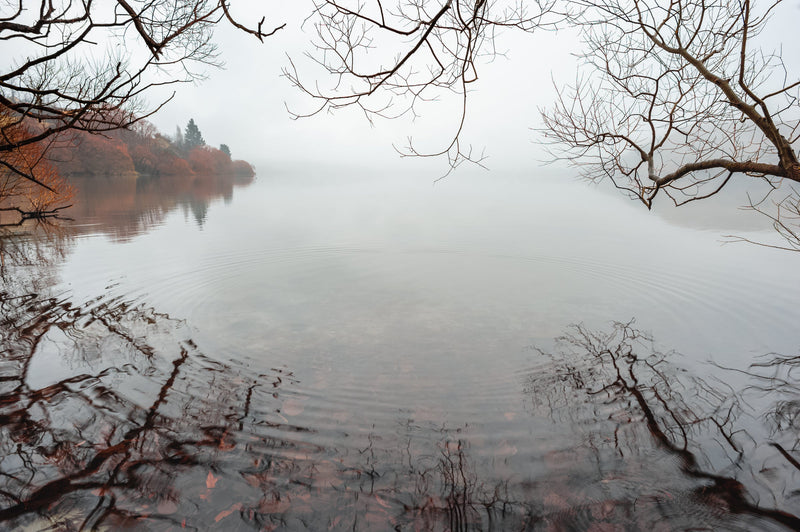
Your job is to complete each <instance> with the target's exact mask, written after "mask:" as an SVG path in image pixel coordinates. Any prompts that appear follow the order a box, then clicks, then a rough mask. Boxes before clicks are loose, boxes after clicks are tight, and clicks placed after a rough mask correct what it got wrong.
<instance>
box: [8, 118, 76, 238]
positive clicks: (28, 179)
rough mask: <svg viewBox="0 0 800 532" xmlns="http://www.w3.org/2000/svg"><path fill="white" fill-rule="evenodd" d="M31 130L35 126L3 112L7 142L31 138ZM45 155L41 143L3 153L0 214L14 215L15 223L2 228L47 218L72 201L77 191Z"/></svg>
mask: <svg viewBox="0 0 800 532" xmlns="http://www.w3.org/2000/svg"><path fill="white" fill-rule="evenodd" d="M32 129H34V127H33V126H31V125H28V124H27V123H25V122H24V121H22V120H20V119H19V118H18V117H15V116H13V115H12V114H11V113H10V112H8V110H7V109H5V108H0V135H2V137H3V141H4V142H6V143H14V142H15V141H18V140H19V139H24V138H29V137H30V136H31V135H32V133H33V132H32ZM46 151H47V150H46V146H44V145H43V144H42V143H34V144H26V145H23V146H20V147H18V148H17V149H14V150H10V151H4V152H0V213H3V212H6V213H9V212H12V213H14V221H9V220H6V219H5V218H3V219H2V220H0V225H3V224H5V223H16V221H18V220H19V217H20V216H21V217H22V218H23V219H25V218H42V217H45V216H47V215H49V214H52V213H54V212H56V211H57V210H58V209H60V208H63V207H66V206H67V205H68V204H69V202H70V201H71V199H72V197H73V195H74V190H73V189H72V187H71V186H70V184H69V183H68V182H67V181H66V180H65V179H64V178H62V177H61V176H60V175H59V173H58V171H57V169H56V168H55V167H54V166H53V164H51V162H50V161H48V160H47V158H46V157H45V152H46ZM20 172H22V174H25V175H21V174H20Z"/></svg>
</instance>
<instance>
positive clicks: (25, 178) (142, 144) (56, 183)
mask: <svg viewBox="0 0 800 532" xmlns="http://www.w3.org/2000/svg"><path fill="white" fill-rule="evenodd" d="M43 127H45V126H44V125H42V124H39V123H37V122H33V121H30V120H22V119H21V118H20V117H19V116H18V115H15V114H13V113H12V112H11V111H10V110H8V109H7V108H4V107H2V106H0V135H1V136H2V140H3V142H5V143H13V142H15V139H17V142H19V139H25V138H30V137H31V136H32V135H34V134H36V132H37V131H38V130H40V129H41V128H43ZM226 147H227V146H226ZM254 175H255V172H254V171H253V168H252V166H250V164H248V163H247V162H245V161H233V160H231V157H230V155H229V153H225V152H223V151H221V150H219V149H216V148H212V147H211V146H206V145H200V146H195V147H191V148H190V147H189V146H188V145H186V144H185V143H183V142H181V139H180V138H177V139H176V140H175V141H173V140H171V139H169V138H168V137H165V136H163V135H161V134H160V133H159V132H158V131H157V130H156V128H155V127H154V126H153V125H152V124H150V123H149V122H146V121H139V122H135V123H134V124H133V126H132V127H131V128H129V129H125V130H117V131H113V132H107V133H104V134H97V133H94V134H93V133H89V132H85V131H76V130H72V131H69V132H67V133H63V134H61V135H59V136H57V137H51V138H49V139H48V140H47V142H40V143H34V144H25V145H21V146H18V147H17V148H15V149H13V150H8V151H4V152H0V214H3V213H5V217H4V218H2V219H0V225H3V224H9V223H10V224H17V223H21V221H22V220H25V219H27V218H44V217H47V216H53V215H55V213H57V212H58V211H59V210H60V209H62V208H65V207H67V206H68V205H69V204H70V203H71V200H72V198H73V196H74V195H75V192H74V190H73V188H72V187H71V186H70V184H69V182H68V179H69V178H89V181H84V185H86V184H87V183H91V180H95V179H100V178H102V179H104V180H107V179H109V178H113V179H114V180H119V179H120V178H122V179H123V180H130V181H135V180H136V179H137V178H139V177H142V176H147V177H151V178H157V179H167V180H170V181H175V185H176V186H179V187H182V186H186V185H187V184H190V183H192V182H194V181H196V180H197V179H198V178H207V177H214V176H220V177H224V176H230V177H237V178H240V177H246V178H250V177H253V176H254ZM89 186H92V185H91V184H89Z"/></svg>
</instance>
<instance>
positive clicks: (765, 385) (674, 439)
mask: <svg viewBox="0 0 800 532" xmlns="http://www.w3.org/2000/svg"><path fill="white" fill-rule="evenodd" d="M540 352H541V353H542V354H544V355H546V356H547V357H550V358H552V359H553V360H554V363H555V364H556V368H557V369H556V370H555V371H553V372H552V373H550V374H548V375H544V376H542V375H532V376H531V377H530V379H529V382H528V386H527V392H528V393H529V394H530V397H531V405H532V408H533V410H534V411H535V412H539V413H544V414H546V415H549V416H550V417H551V418H552V419H553V420H554V422H556V423H571V424H573V425H574V424H576V423H580V421H581V420H585V419H587V418H593V419H598V420H600V419H604V418H606V419H608V423H609V425H610V426H611V427H612V428H613V431H612V434H613V436H610V437H609V436H607V437H606V439H605V440H603V439H602V437H601V438H600V439H599V440H598V439H597V438H596V436H597V435H592V436H593V438H592V439H591V440H593V441H591V440H590V441H589V442H588V444H587V446H588V447H590V448H592V449H593V451H594V452H595V455H596V456H598V457H599V456H602V452H603V449H602V448H611V449H613V452H614V453H615V454H617V455H618V456H619V457H624V458H625V460H627V461H629V462H635V461H639V460H641V461H647V460H648V459H652V458H653V457H652V456H648V451H647V449H648V448H649V447H650V446H649V445H648V444H647V440H650V441H653V442H654V443H655V444H656V446H657V448H658V450H659V451H660V452H661V453H665V454H666V456H667V457H669V456H671V457H673V458H674V460H673V462H674V464H675V465H676V466H677V468H678V469H679V471H680V472H681V473H682V474H683V475H685V476H687V477H688V478H690V479H694V480H696V481H699V485H698V486H696V487H695V488H693V489H692V491H691V492H690V496H691V498H692V500H693V502H698V501H699V502H701V503H702V504H704V505H706V506H708V507H709V510H710V511H711V512H713V513H716V514H718V515H725V514H729V515H739V516H750V517H757V518H765V519H768V520H769V521H772V522H774V523H777V524H780V525H783V526H786V527H788V528H790V529H798V528H800V518H798V516H797V514H796V513H795V512H794V511H792V510H793V509H796V496H797V493H796V492H795V491H794V487H793V486H796V480H797V467H796V459H795V458H793V457H792V456H791V453H790V452H789V451H787V450H786V449H787V448H788V449H791V450H792V452H796V450H797V448H798V444H800V438H799V436H800V432H798V430H797V429H798V426H797V425H795V424H794V421H793V420H794V417H793V416H794V414H795V413H796V412H797V410H795V409H794V408H795V407H796V406H797V404H798V403H797V402H796V399H788V400H787V399H785V398H782V397H786V396H787V395H789V396H792V395H794V397H795V398H796V393H797V391H798V381H797V380H796V379H794V378H793V377H792V376H791V375H788V374H789V373H792V371H793V370H794V368H792V367H791V366H792V365H796V364H797V363H798V361H799V360H800V358H799V357H777V356H773V357H772V358H770V359H769V360H768V361H766V362H763V363H756V364H753V365H752V366H751V367H750V369H749V370H748V371H745V372H742V373H744V374H745V375H746V377H747V378H749V379H750V380H751V381H753V380H755V382H756V384H753V385H749V386H747V387H745V388H744V389H743V390H735V389H734V388H732V387H731V386H730V385H728V384H726V382H725V378H726V375H724V374H720V375H719V376H717V377H706V378H704V377H700V376H698V375H692V374H691V373H689V372H686V371H681V370H680V369H679V368H678V367H677V366H675V365H674V364H673V363H672V362H671V361H672V360H673V359H676V358H678V357H677V354H675V353H663V352H660V351H659V350H657V349H656V348H655V345H654V341H653V339H652V338H651V337H650V336H648V335H647V334H645V333H643V332H642V331H639V330H637V329H635V328H634V327H633V322H629V323H615V324H614V326H613V327H612V329H611V330H610V331H609V332H605V331H592V330H590V329H588V328H586V327H584V326H582V325H578V326H574V327H573V328H572V329H571V330H570V331H568V332H567V333H566V334H564V335H563V336H561V337H560V338H558V339H557V348H556V349H555V351H554V352H553V353H545V352H542V351H540ZM787 364H788V365H789V367H787ZM766 368H770V369H772V370H773V373H772V374H769V375H767V374H764V373H763V372H759V370H763V369H766ZM782 372H783V373H784V375H786V378H780V377H779V376H778V375H779V374H780V373H782ZM755 393H760V394H762V399H766V401H762V402H761V403H758V402H756V401H754V400H753V395H754V394H755ZM776 399H777V401H776ZM577 405H582V406H579V407H577V408H576V406H577ZM764 412H766V413H764ZM754 414H755V416H754ZM764 418H766V419H769V420H771V424H772V431H771V434H765V433H763V431H762V428H763V425H761V424H759V422H758V420H759V419H764ZM790 419H791V420H792V421H789V422H787V420H790ZM642 426H643V427H645V428H646V429H647V430H646V432H643V431H641V430H639V428H640V427H642ZM600 436H602V434H601V435H600ZM778 436H780V439H781V440H782V441H784V442H785V444H786V445H787V447H786V448H784V447H783V446H782V444H781V443H779V442H777V441H776V440H777V437H778ZM768 448H771V450H772V452H771V453H769V452H768V451H767V449H768ZM776 450H777V451H778V452H775V451H776ZM765 453H766V454H771V455H772V456H771V458H769V461H770V462H772V463H773V466H772V468H771V469H770V470H769V471H767V470H766V468H763V464H764V463H765V460H766V458H765ZM781 455H782V458H781ZM779 458H780V460H779ZM601 460H603V459H601V458H598V462H599V461H601ZM604 460H606V462H607V463H606V464H605V467H608V463H610V462H611V460H610V459H609V458H608V457H605V458H604ZM782 460H784V463H783V465H780V464H778V463H777V462H779V461H782ZM602 465H603V464H600V463H598V466H599V467H600V466H602ZM765 473H767V475H765ZM765 478H769V480H770V482H769V486H766V485H765ZM661 480H663V477H662V478H661ZM779 485H780V486H781V487H780V489H775V488H776V487H777V486H779ZM759 523H761V522H760V521H759ZM687 525H690V523H687ZM751 526H752V525H751ZM760 526H764V525H763V524H761V525H760ZM745 528H747V527H745Z"/></svg>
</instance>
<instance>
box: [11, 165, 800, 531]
mask: <svg viewBox="0 0 800 532" xmlns="http://www.w3.org/2000/svg"><path fill="white" fill-rule="evenodd" d="M262 173H263V175H262V176H260V177H259V178H258V179H257V180H256V182H255V183H253V184H243V183H240V184H235V183H232V182H231V181H229V180H223V179H205V180H199V181H197V182H194V183H191V182H188V181H187V182H185V183H163V182H154V181H146V180H141V181H140V182H138V183H136V182H127V183H112V182H104V183H102V184H98V183H94V184H93V186H92V187H91V190H92V193H91V194H90V193H89V192H88V190H89V189H88V187H86V186H84V187H83V188H82V190H83V192H82V195H81V198H80V199H81V200H82V201H81V202H80V203H79V205H78V206H77V208H76V209H75V210H74V212H73V213H72V216H73V217H74V218H75V222H74V223H72V224H69V225H68V226H67V227H63V228H61V229H59V230H58V231H52V230H51V231H48V232H43V231H33V230H31V231H28V230H26V231H24V232H22V233H17V234H14V235H10V236H6V237H5V238H4V246H5V248H4V252H5V253H6V255H7V256H8V257H9V259H8V260H7V261H6V265H5V266H4V271H3V288H2V295H1V296H0V302H1V303H2V311H3V313H2V315H3V321H2V324H0V329H2V331H1V332H2V337H0V338H2V346H3V347H2V348H3V354H2V356H3V359H2V363H3V365H2V367H1V368H0V393H2V394H3V395H2V396H0V422H2V429H0V430H2V431H3V433H4V434H3V438H2V440H0V441H2V443H1V444H0V445H2V447H3V449H2V456H3V458H2V461H0V473H2V477H0V519H2V520H3V522H4V523H5V524H7V525H8V526H11V527H15V526H27V527H30V528H32V529H34V530H37V529H44V528H48V527H50V529H56V530H61V529H64V530H69V529H92V528H98V529H115V528H117V527H120V526H123V525H124V526H134V527H137V528H141V529H147V530H166V529H171V528H175V527H181V526H185V527H187V528H195V529H207V528H211V527H214V526H218V527H222V528H224V529H226V530H238V529H241V530H251V529H255V530H262V529H267V530H271V529H289V530H295V529H309V530H323V529H350V530H353V529H356V530H391V529H402V530H412V529H422V530H428V529H436V530H441V529H449V530H477V529H503V530H505V529H542V530H586V529H594V530H616V529H632V530H635V529H645V528H653V529H659V527H662V528H663V529H670V530H671V529H683V528H698V529H733V530H748V529H753V528H758V529H775V530H781V529H784V528H793V527H795V528H796V527H797V526H798V523H800V522H799V521H798V518H797V517H796V516H797V515H798V514H799V513H800V501H798V493H797V492H796V486H797V480H798V474H799V473H800V468H798V467H797V466H796V465H797V460H800V454H798V453H797V452H796V451H795V450H794V447H795V446H796V445H797V443H798V439H797V431H796V429H795V425H794V423H795V415H794V413H795V412H797V408H796V406H795V405H796V404H797V401H798V399H797V398H798V397H800V389H799V388H798V387H797V386H796V383H797V381H796V379H795V378H794V376H793V367H794V363H795V361H794V360H793V359H786V360H783V359H780V358H778V355H777V354H783V355H787V356H791V355H795V354H797V347H798V343H797V335H796V333H795V330H796V326H795V323H796V322H797V318H798V315H799V314H800V313H798V311H797V309H796V301H798V297H799V296H800V283H798V282H797V281H796V279H795V276H794V275H793V273H794V268H793V267H794V265H795V264H796V260H797V258H796V256H795V255H794V254H791V253H786V252H778V251H775V250H770V249H766V248H762V247H757V246H752V245H724V246H723V245H721V244H720V235H721V234H724V233H725V232H726V231H725V227H728V226H727V225H725V224H722V225H723V226H725V227H718V224H711V225H709V224H707V223H706V222H704V221H703V220H707V219H708V218H706V217H703V218H702V220H701V219H696V221H697V222H696V223H693V221H692V220H693V219H692V216H691V215H688V216H687V217H686V218H684V219H681V220H680V223H677V224H676V223H674V218H675V216H680V215H679V214H676V212H680V211H675V212H673V211H665V212H664V213H659V212H657V213H648V212H646V211H644V210H643V209H642V208H640V207H639V206H637V205H635V204H631V203H628V202H627V201H625V200H624V199H623V198H619V197H618V196H616V195H613V194H608V193H606V192H605V191H602V190H597V189H594V188H589V187H587V186H586V185H584V184H582V183H579V182H574V181H569V180H555V179H552V178H547V177H544V176H541V177H536V176H526V177H524V178H523V177H516V176H493V175H491V174H490V175H489V176H488V177H487V175H480V176H463V177H452V178H449V179H447V180H445V181H441V182H439V183H438V184H436V185H435V186H434V185H433V184H432V182H431V180H430V179H429V178H428V177H414V176H397V175H373V174H372V173H370V172H365V171H364V170H353V171H341V170H332V169H320V170H317V171H314V170H305V171H302V172H300V171H290V170H280V169H273V170H271V171H264V172H262ZM734 208H735V206H731V205H727V204H725V203H724V202H721V203H720V204H716V203H715V204H710V205H709V209H708V211H707V214H709V215H711V217H712V218H713V214H714V213H715V212H716V211H715V209H717V210H719V212H725V213H726V216H727V217H728V218H715V219H717V220H722V219H724V220H729V219H730V214H729V212H730V210H729V209H734ZM687 212H688V211H687ZM743 216H746V215H745V214H743ZM726 223H727V222H726ZM729 227H730V228H731V232H736V233H737V234H742V235H744V236H753V237H756V238H759V237H763V238H769V233H763V232H761V231H762V230H763V225H761V224H760V222H759V221H752V222H751V221H750V219H749V218H744V217H743V218H741V219H739V218H737V219H736V222H735V223H734V222H730V225H729ZM634 318H635V320H636V321H635V322H634V323H629V322H630V321H631V320H632V319H634ZM572 324H578V325H572ZM626 324H627V325H626ZM564 335H566V336H564ZM558 337H561V338H560V339H558V340H557V338H558ZM754 362H763V363H765V364H767V363H769V364H771V365H764V366H755V367H751V364H753V363H754ZM793 460H794V462H793Z"/></svg>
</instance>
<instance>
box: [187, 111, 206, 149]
mask: <svg viewBox="0 0 800 532" xmlns="http://www.w3.org/2000/svg"><path fill="white" fill-rule="evenodd" d="M183 141H184V146H185V148H186V149H187V150H192V149H194V148H197V147H198V146H205V145H206V141H205V140H203V134H202V133H200V128H198V127H197V124H195V123H194V118H190V119H189V123H188V124H186V132H185V133H184V135H183Z"/></svg>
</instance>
